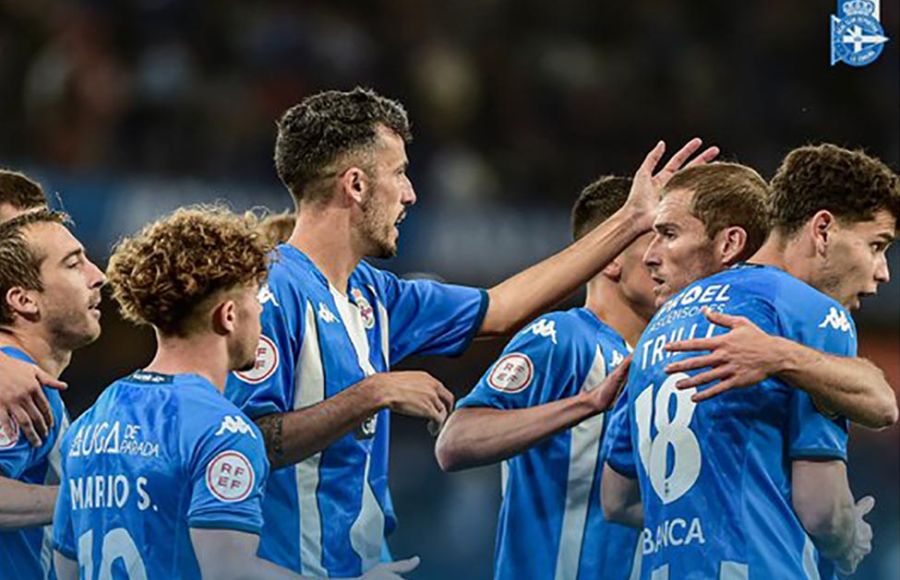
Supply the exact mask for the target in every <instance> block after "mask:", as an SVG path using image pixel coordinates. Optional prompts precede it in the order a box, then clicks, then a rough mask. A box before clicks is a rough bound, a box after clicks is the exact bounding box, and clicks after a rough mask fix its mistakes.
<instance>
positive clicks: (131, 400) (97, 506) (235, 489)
mask: <svg viewBox="0 0 900 580" xmlns="http://www.w3.org/2000/svg"><path fill="white" fill-rule="evenodd" d="M62 454H63V470H62V482H61V484H60V492H59V499H58V500H57V503H56V514H55V517H54V522H53V547H54V548H55V549H56V550H58V551H59V552H60V553H61V554H63V555H64V556H66V557H67V558H69V559H71V560H77V561H78V566H79V570H80V576H81V577H82V578H122V579H130V578H199V577H200V568H199V565H198V563H197V558H196V556H195V554H194V550H193V546H192V544H191V538H190V529H191V528H208V529H216V530H236V531H241V532H248V533H252V534H259V532H260V529H261V528H262V495H263V491H264V486H265V481H266V477H267V476H268V470H269V464H268V460H267V459H266V451H265V445H264V443H263V439H262V434H261V433H260V432H259V430H258V429H257V427H256V425H254V424H253V422H252V421H251V420H250V419H248V418H247V417H246V416H245V415H244V414H243V413H241V411H240V410H239V409H238V408H237V407H235V406H234V404H232V403H231V402H230V401H228V400H227V399H225V397H223V396H222V394H221V393H219V392H218V390H216V387H215V386H214V385H213V384H212V383H210V382H209V381H208V380H206V379H205V378H203V377H200V376H199V375H195V374H181V375H163V374H158V373H150V372H144V371H138V372H135V373H134V374H132V375H131V376H129V377H125V378H123V379H119V380H118V381H116V382H114V383H112V384H111V385H110V386H109V387H107V388H106V390H104V391H103V393H102V394H101V395H100V398H99V399H97V402H96V403H95V404H94V405H93V406H92V407H91V408H90V409H88V410H87V411H86V412H85V413H84V414H83V415H82V416H81V417H79V418H78V419H77V420H76V421H75V422H74V423H72V427H71V428H70V429H69V431H68V433H67V434H66V436H65V437H64V439H63V444H62Z"/></svg>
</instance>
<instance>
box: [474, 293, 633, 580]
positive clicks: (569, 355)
mask: <svg viewBox="0 0 900 580" xmlns="http://www.w3.org/2000/svg"><path fill="white" fill-rule="evenodd" d="M627 355H628V348H627V346H626V344H625V342H624V341H623V340H622V338H621V337H620V336H619V335H618V334H617V333H616V332H615V331H614V330H613V329H611V328H610V327H609V326H607V325H606V324H604V323H603V322H601V321H600V319H598V318H597V316H596V315H595V314H594V313H593V312H591V311H590V310H588V309H586V308H574V309H572V310H568V311H565V312H554V313H551V314H548V315H546V316H544V317H542V318H540V319H538V320H537V321H536V322H534V323H532V324H531V325H530V326H527V327H526V328H525V329H524V330H522V331H521V332H519V334H517V335H516V336H515V337H514V338H513V340H512V341H510V343H509V344H508V345H507V346H506V349H505V350H504V351H503V355H502V356H501V357H500V358H499V359H498V360H497V362H496V363H494V365H493V366H492V367H491V368H490V369H489V370H488V371H487V373H485V375H484V377H482V379H481V381H479V383H478V384H477V385H476V386H475V388H474V389H473V390H472V392H471V393H470V394H469V395H468V396H467V397H465V398H463V399H462V400H460V401H459V403H458V405H457V406H458V407H460V408H462V407H494V408H497V409H524V408H528V407H534V406H538V405H544V404H546V403H551V402H553V401H557V400H560V399H565V398H568V397H572V396H574V395H577V394H578V393H580V392H581V391H584V390H590V389H593V388H595V387H597V385H599V384H600V383H601V382H602V381H603V379H604V378H605V377H606V375H607V373H608V372H610V371H611V370H612V369H613V368H615V367H616V366H618V365H619V364H620V363H621V362H622V360H623V359H624V358H625V356H627ZM606 418H607V417H606V414H601V415H597V416H595V417H591V418H589V419H586V420H584V421H582V422H581V423H579V424H578V425H576V426H575V427H573V428H571V429H569V430H567V431H564V432H562V433H558V434H557V435H554V436H553V437H549V438H547V439H545V440H543V441H541V442H539V443H538V444H536V445H534V446H533V447H532V448H530V449H528V450H527V451H525V452H523V453H521V454H519V455H517V456H515V457H512V458H510V459H508V460H507V461H504V462H503V467H502V471H503V483H502V485H503V501H502V503H501V506H500V521H499V524H498V526H497V540H496V546H495V549H494V578H495V579H497V580H519V579H521V578H546V579H548V580H549V579H555V580H576V579H593V578H606V579H612V580H615V579H622V580H625V579H627V578H629V577H630V575H631V573H632V567H633V566H634V565H637V566H639V563H637V562H635V561H634V557H635V548H636V545H637V537H638V532H637V530H633V529H630V528H627V527H625V526H621V525H618V524H614V523H611V522H607V521H606V520H605V519H604V518H603V510H602V509H601V506H600V476H601V473H602V469H601V468H602V466H603V461H604V458H603V457H602V456H601V439H602V437H603V434H604V429H605V425H604V423H605V420H606Z"/></svg>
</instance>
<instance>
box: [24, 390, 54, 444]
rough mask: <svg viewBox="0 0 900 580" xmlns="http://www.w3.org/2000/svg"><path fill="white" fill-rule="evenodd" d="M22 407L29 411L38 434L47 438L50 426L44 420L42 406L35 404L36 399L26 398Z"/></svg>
mask: <svg viewBox="0 0 900 580" xmlns="http://www.w3.org/2000/svg"><path fill="white" fill-rule="evenodd" d="M41 395H42V396H43V393H41ZM22 409H23V410H24V411H25V412H26V413H28V416H29V417H30V418H31V423H32V425H33V426H34V430H35V431H36V432H37V434H38V435H39V436H40V437H41V438H42V439H43V438H46V437H47V435H49V434H50V427H48V426H47V421H45V420H44V413H43V412H42V411H41V409H40V407H38V405H36V404H35V402H34V400H32V399H26V400H25V401H23V402H22ZM51 415H52V412H51Z"/></svg>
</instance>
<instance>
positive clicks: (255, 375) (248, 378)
mask: <svg viewBox="0 0 900 580" xmlns="http://www.w3.org/2000/svg"><path fill="white" fill-rule="evenodd" d="M282 288H283V289H284V291H283V292H279V291H278V290H279V289H277V288H274V287H273V288H271V289H270V287H269V286H264V287H263V289H262V290H261V291H260V300H261V301H262V302H263V312H262V316H261V317H260V322H261V325H262V334H261V336H260V338H259V345H258V347H257V351H256V366H255V367H254V368H253V369H252V370H250V371H246V372H235V373H231V374H230V375H229V376H228V382H227V384H226V387H225V395H226V396H227V397H228V398H229V399H230V400H231V401H232V402H233V403H234V404H236V405H237V406H238V407H240V409H241V410H242V411H243V412H244V413H246V414H247V415H248V416H249V417H251V418H254V419H255V418H257V417H262V416H264V415H269V414H271V413H286V412H287V411H290V410H291V409H292V408H293V401H294V385H295V381H294V369H295V368H296V359H297V356H298V354H299V345H300V344H301V340H302V337H303V331H304V329H303V325H304V321H303V319H304V316H303V315H304V311H303V306H304V301H303V300H302V298H301V297H299V296H296V295H295V294H293V293H292V292H291V291H290V287H287V286H282Z"/></svg>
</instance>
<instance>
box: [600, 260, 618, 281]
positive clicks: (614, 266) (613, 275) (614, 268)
mask: <svg viewBox="0 0 900 580" xmlns="http://www.w3.org/2000/svg"><path fill="white" fill-rule="evenodd" d="M603 275H604V276H605V277H606V278H607V279H608V280H611V281H613V282H618V281H619V280H621V279H622V263H621V262H620V261H619V259H618V258H616V259H615V260H613V261H612V262H610V263H609V264H607V266H606V267H605V268H603Z"/></svg>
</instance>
